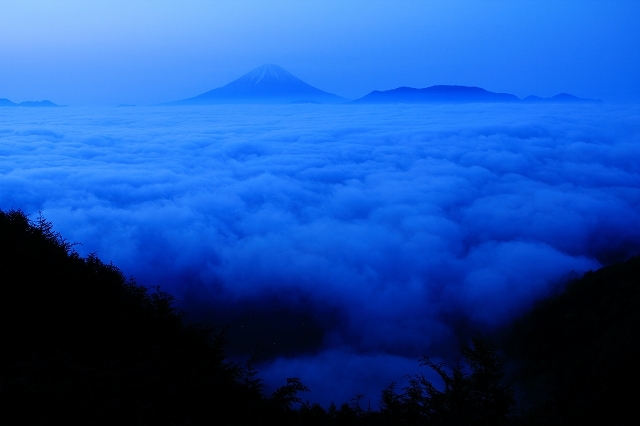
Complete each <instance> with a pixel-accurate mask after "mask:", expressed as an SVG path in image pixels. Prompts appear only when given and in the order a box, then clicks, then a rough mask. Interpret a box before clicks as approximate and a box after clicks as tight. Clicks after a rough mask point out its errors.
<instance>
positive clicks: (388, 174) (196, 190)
mask: <svg viewBox="0 0 640 426" xmlns="http://www.w3.org/2000/svg"><path fill="white" fill-rule="evenodd" d="M639 118H640V108H638V107H636V106H554V105H547V106H535V105H534V106H527V105H462V106H460V105H458V106H353V105H346V106H321V105H296V106H212V107H188V108H187V107H185V108H160V107H156V108H111V109H75V108H64V109H56V110H48V111H29V110H26V111H25V110H14V109H7V110H4V109H3V110H0V208H2V209H8V208H21V209H23V210H25V211H26V212H28V213H35V212H37V211H38V210H41V211H42V212H43V214H44V215H45V217H46V218H48V219H49V220H51V221H52V222H53V224H54V227H55V229H56V230H58V231H59V232H61V233H62V235H63V236H65V237H66V238H67V239H68V240H70V241H72V242H75V241H78V242H81V243H82V245H79V246H76V249H77V250H78V251H79V252H80V253H81V254H87V253H90V252H97V254H98V255H99V256H100V258H102V259H103V260H105V261H113V262H114V264H116V265H117V266H119V267H120V268H121V269H122V270H123V271H124V272H125V273H126V274H127V275H133V276H134V277H135V278H136V279H137V280H138V282H139V283H141V284H145V285H161V286H162V288H163V289H165V290H167V291H170V292H172V293H174V294H176V295H177V296H178V298H179V299H180V300H181V301H182V306H183V307H184V308H185V309H186V310H187V311H188V312H190V314H191V315H192V316H193V317H194V318H195V317H197V318H200V319H210V320H216V321H219V322H222V323H225V322H226V323H230V324H234V325H235V330H237V335H238V336H241V337H240V338H238V339H237V340H238V342H236V343H234V344H236V346H237V347H238V348H239V347H242V345H245V347H246V346H247V345H252V344H253V343H254V342H255V341H256V340H260V343H261V344H262V346H263V347H264V351H263V353H264V357H265V364H264V365H263V366H262V371H263V373H264V375H265V378H267V382H268V383H272V382H273V381H274V380H275V378H276V377H277V378H278V380H282V379H283V377H285V376H287V375H288V376H300V377H301V378H302V379H303V382H304V381H305V378H306V379H307V381H308V382H310V383H307V384H309V385H312V383H311V382H313V383H318V385H317V386H316V387H321V388H322V389H320V390H318V391H316V392H315V393H313V394H312V395H311V396H310V398H311V399H312V400H314V399H315V400H321V401H323V402H327V398H329V397H328V396H327V395H330V394H331V392H333V395H342V394H340V393H339V392H342V393H345V394H347V393H351V394H353V393H356V392H364V391H366V392H369V394H368V397H370V398H377V397H378V394H377V393H376V394H371V392H377V391H379V390H381V389H382V387H383V386H384V385H386V384H388V382H389V381H390V380H398V379H399V378H400V377H399V376H398V374H400V373H399V372H398V371H399V369H400V366H402V367H404V366H405V365H408V363H412V364H413V365H416V367H417V362H416V360H417V358H418V356H419V355H420V354H422V353H435V354H436V355H437V354H441V353H445V351H446V349H447V348H450V347H451V345H453V344H454V343H455V341H456V338H457V336H459V335H460V333H466V332H468V331H469V330H473V329H477V328H491V327H494V326H496V325H499V324H502V323H503V322H504V321H506V320H508V319H510V318H513V317H514V316H515V315H518V314H519V313H520V312H522V311H523V310H524V309H526V308H527V307H528V306H530V305H531V303H532V302H533V301H534V300H536V299H537V298H539V297H541V296H543V295H545V294H547V293H548V292H550V291H552V290H553V289H554V287H555V285H557V284H558V283H560V282H562V280H564V279H566V277H568V276H570V275H571V274H572V273H574V274H575V273H582V272H584V271H586V270H589V269H595V268H598V267H599V266H600V265H601V264H604V263H609V262H612V261H616V260H621V259H624V258H626V257H628V256H630V255H634V254H639V253H640V120H639ZM274 330H275V331H274ZM233 332H234V329H233V328H232V331H231V333H233ZM243 333H244V334H243ZM278 357H279V358H278ZM287 360H288V361H287ZM350 364H353V365H360V366H361V368H355V367H354V368H350V369H349V371H350V373H349V374H348V375H345V373H344V371H342V370H344V367H345V365H350ZM331 366H333V367H331ZM365 367H366V368H365ZM371 371H375V374H372V373H371ZM410 372H411V371H403V373H410ZM318 377H324V378H328V380H324V381H323V380H320V379H318ZM332 380H334V381H335V383H336V385H335V386H334V387H333V390H332V385H330V383H331V381H332ZM345 381H346V382H348V383H346V384H345V383H344V382H345ZM321 382H322V383H324V384H320V383H321ZM363 388H366V389H363ZM374 388H375V389H374ZM337 389H341V390H340V391H339V392H338V391H337ZM370 389H374V390H373V391H371V390H370ZM312 390H313V387H312ZM323 398H324V399H323ZM337 402H338V401H337Z"/></svg>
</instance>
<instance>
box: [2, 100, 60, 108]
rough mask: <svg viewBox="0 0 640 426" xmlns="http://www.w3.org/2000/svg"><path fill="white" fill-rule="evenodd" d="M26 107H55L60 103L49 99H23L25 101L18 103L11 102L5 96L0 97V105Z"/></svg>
mask: <svg viewBox="0 0 640 426" xmlns="http://www.w3.org/2000/svg"><path fill="white" fill-rule="evenodd" d="M3 106H4V107H28V108H43V107H44V108H50V107H57V106H60V105H56V104H54V103H53V102H51V101H47V100H44V101H25V102H20V103H19V104H17V103H15V102H11V101H10V100H9V99H6V98H0V107H3Z"/></svg>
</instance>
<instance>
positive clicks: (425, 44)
mask: <svg viewBox="0 0 640 426" xmlns="http://www.w3.org/2000/svg"><path fill="white" fill-rule="evenodd" d="M638 16H640V2H637V1H631V0H622V1H589V0H575V1H562V0H560V1H558V0H549V1H547V0H539V1H518V0H513V1H492V0H482V1H480V0H478V1H474V0H469V1H466V0H465V1H456V0H453V1H450V0H447V1H421V0H400V1H376V0H371V1H364V0H362V1H360V0H352V1H349V0H347V1H333V0H324V1H313V0H302V1H281V0H273V1H262V0H254V1H242V0H240V1H224V0H214V1H188V0H187V1H180V2H177V1H162V0H146V1H135V0H134V1H119V0H113V1H74V0H59V1H38V0H31V1H28V0H27V1H14V0H4V1H2V4H0V23H1V25H0V97H4V98H9V99H11V100H13V101H14V102H18V101H25V100H41V99H49V100H51V101H53V102H55V103H57V104H63V105H118V104H122V103H127V104H155V103H161V102H169V101H174V100H176V99H183V98H188V97H192V96H196V95H198V94H200V93H203V92H205V91H207V90H211V89H213V88H215V87H219V86H222V85H224V84H226V83H228V82H230V81H231V80H233V79H235V78H237V77H239V76H240V75H242V74H244V73H246V72H248V71H249V70H251V69H253V68H255V67H257V66H259V65H262V64H264V63H276V64H278V65H280V66H281V67H283V68H284V69H286V70H287V71H289V72H291V73H293V74H294V75H296V76H297V77H298V78H300V79H302V80H304V81H306V82H307V83H309V84H311V85H312V86H315V87H318V88H320V89H322V90H325V91H328V92H331V93H335V94H337V95H339V96H343V97H346V98H349V99H355V98H359V97H361V96H364V95H366V94H367V93H369V92H370V91H372V90H388V89H393V88H396V87H399V86H411V87H427V86H431V85H435V84H459V85H467V86H479V87H483V88H485V89H487V90H491V91H494V92H507V93H513V94H515V95H517V96H519V97H521V98H522V97H525V96H528V95H538V96H544V97H547V96H552V95H555V94H557V93H560V92H568V93H571V94H573V95H576V96H580V97H586V98H595V99H603V100H606V101H629V100H638V99H640V75H639V70H640V55H638V53H637V52H639V51H640V26H639V25H638Z"/></svg>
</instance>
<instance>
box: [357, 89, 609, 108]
mask: <svg viewBox="0 0 640 426" xmlns="http://www.w3.org/2000/svg"><path fill="white" fill-rule="evenodd" d="M476 102H477V103H518V102H526V103H601V102H602V101H599V100H595V99H584V98H578V97H577V96H573V95H570V94H568V93H560V94H558V95H555V96H553V97H551V98H541V97H539V96H528V97H526V98H524V99H520V98H519V97H517V96H516V95H512V94H510V93H495V92H490V91H488V90H485V89H482V88H480V87H475V86H448V85H438V86H430V87H426V88H424V89H416V88H413V87H404V86H403V87H398V88H397V89H392V90H384V91H379V90H374V91H373V92H371V93H369V94H367V95H365V96H363V97H362V98H359V99H356V100H354V101H353V103H357V104H383V103H385V104H386V103H476Z"/></svg>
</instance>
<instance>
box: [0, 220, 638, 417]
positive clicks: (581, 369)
mask: <svg viewBox="0 0 640 426" xmlns="http://www.w3.org/2000/svg"><path fill="white" fill-rule="evenodd" d="M0 289H1V291H2V293H1V294H2V299H1V300H2V302H3V303H2V309H0V333H1V334H0V336H2V347H1V348H2V351H0V424H2V425H5V424H6V425H13V424H28V425H40V424H42V425H45V424H57V423H60V424H154V425H155V424H157V425H187V424H188V425H200V424H221V425H227V424H229V425H244V424H251V425H261V424H265V425H267V424H268V425H271V424H279V425H295V424H305V425H314V424H315V425H351V424H355V425H418V424H427V425H461V424H464V425H531V424H536V425H537V424H545V425H562V424H593V423H597V424H601V425H626V424H636V421H637V420H638V419H637V417H638V414H637V410H636V408H635V402H634V401H636V400H637V399H638V397H639V396H640V390H639V388H638V383H640V368H639V365H638V360H639V359H640V339H639V337H640V258H634V259H632V260H630V261H628V262H626V263H621V264H616V265H612V266H609V267H607V268H603V269H601V270H598V271H596V272H592V273H587V274H586V275H585V276H583V277H582V278H581V279H579V280H576V281H574V282H572V283H570V284H569V285H568V287H567V289H566V291H564V292H562V293H560V294H558V295H557V296H555V297H552V298H549V299H548V300H546V301H544V302H542V303H541V304H540V305H539V306H538V307H536V308H535V309H534V310H532V311H531V312H530V313H528V314H526V315H525V316H524V317H523V318H521V319H520V320H519V321H517V322H516V323H515V324H514V325H513V326H512V327H511V328H510V329H509V330H508V333H506V338H505V339H504V343H503V346H502V347H503V349H504V353H505V354H506V355H507V360H506V361H507V363H508V365H511V368H510V373H509V374H508V375H507V377H510V381H511V383H510V384H508V383H505V379H504V377H505V376H504V373H503V365H504V359H503V358H502V357H501V356H500V355H498V352H497V351H496V350H495V348H494V347H492V346H491V344H489V343H488V342H487V341H485V340H483V339H481V338H479V337H476V338H474V339H472V340H471V341H470V342H469V344H468V345H466V346H464V347H463V349H462V355H463V357H462V358H463V359H464V360H465V363H464V365H462V366H457V367H455V366H453V368H448V367H445V366H443V365H441V364H435V363H432V362H431V361H430V360H429V358H427V357H424V358H423V359H422V364H423V365H424V366H427V367H429V368H431V369H433V370H435V371H436V373H437V374H438V375H439V376H440V378H441V379H442V380H441V381H440V382H438V383H435V384H432V383H431V382H429V381H428V380H426V379H425V377H424V376H423V375H416V376H412V377H410V378H409V381H408V386H406V387H404V388H401V389H398V388H397V387H395V385H393V384H391V385H390V386H389V387H387V388H386V389H384V390H382V396H381V403H380V406H379V407H375V406H374V407H372V408H373V410H369V409H366V408H364V407H361V405H360V400H361V397H359V396H357V397H356V398H355V399H354V400H353V401H352V402H351V404H343V405H341V406H340V408H337V407H335V406H332V407H330V408H329V410H325V409H323V408H322V407H320V406H318V405H315V404H309V403H305V404H301V400H300V397H299V396H298V394H299V392H301V391H305V390H307V389H306V388H305V386H304V385H303V384H302V383H301V382H300V381H299V380H297V379H287V383H286V384H285V385H284V386H282V387H281V388H278V389H276V391H275V392H274V393H273V394H272V395H271V396H270V397H266V396H264V395H263V394H262V391H261V390H262V387H261V382H260V380H259V379H258V378H257V376H256V371H255V370H253V369H251V368H250V367H246V366H245V367H240V366H238V365H234V364H232V363H230V362H228V361H227V360H226V359H225V354H224V348H223V344H224V343H223V339H222V338H221V336H220V334H219V333H215V332H212V331H211V330H209V329H206V328H203V327H198V326H194V325H191V324H187V323H186V322H184V321H183V320H182V318H181V316H180V314H179V312H177V311H176V310H175V309H174V308H173V306H172V303H173V298H172V297H171V296H170V295H168V294H166V293H163V292H160V291H159V290H151V291H150V290H149V289H147V288H145V287H142V286H139V285H137V284H136V283H135V282H134V281H132V280H127V279H125V277H124V276H123V275H122V273H121V272H120V270H118V268H116V267H115V266H113V265H106V264H104V263H102V262H101V261H100V260H99V259H98V258H97V257H96V256H88V257H87V258H82V257H80V256H79V255H78V254H77V253H76V252H74V251H73V250H72V246H71V245H70V244H69V243H67V242H66V241H65V240H64V239H62V238H61V236H60V235H58V234H57V233H55V232H53V231H52V228H51V224H50V223H49V222H47V221H45V220H44V219H42V218H39V219H38V220H36V221H30V220H29V219H28V217H26V216H25V215H24V213H22V212H20V211H9V212H3V211H0ZM512 386H515V387H516V388H517V390H518V398H517V399H518V400H519V401H520V405H521V407H520V408H521V409H520V410H516V409H515V405H514V403H515V401H514V399H513V392H512ZM370 397H372V396H371V395H368V396H367V398H370ZM363 402H364V401H363ZM365 404H366V403H364V404H362V405H365Z"/></svg>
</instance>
